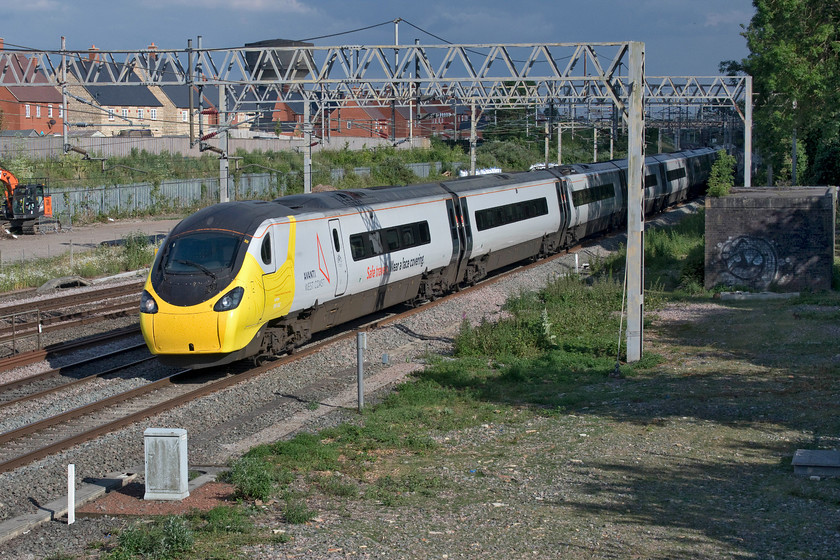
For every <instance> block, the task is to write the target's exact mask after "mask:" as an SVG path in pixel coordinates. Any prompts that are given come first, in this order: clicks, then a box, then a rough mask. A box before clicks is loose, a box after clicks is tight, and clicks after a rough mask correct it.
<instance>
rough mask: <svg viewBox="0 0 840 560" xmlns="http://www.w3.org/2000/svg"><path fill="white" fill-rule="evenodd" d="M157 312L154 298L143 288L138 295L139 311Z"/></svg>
mask: <svg viewBox="0 0 840 560" xmlns="http://www.w3.org/2000/svg"><path fill="white" fill-rule="evenodd" d="M157 312H158V305H157V302H156V301H155V298H153V297H152V295H151V294H150V293H149V292H147V291H146V290H143V294H142V295H141V296H140V313H157Z"/></svg>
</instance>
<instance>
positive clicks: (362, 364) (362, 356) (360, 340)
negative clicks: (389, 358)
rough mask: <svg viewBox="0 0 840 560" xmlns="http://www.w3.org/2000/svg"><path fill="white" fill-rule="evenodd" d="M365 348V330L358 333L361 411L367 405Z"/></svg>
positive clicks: (358, 381)
mask: <svg viewBox="0 0 840 560" xmlns="http://www.w3.org/2000/svg"><path fill="white" fill-rule="evenodd" d="M365 348H367V335H366V334H365V333H363V332H358V333H356V377H357V384H358V389H359V412H361V411H362V409H363V408H364V407H365Z"/></svg>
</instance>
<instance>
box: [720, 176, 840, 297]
mask: <svg viewBox="0 0 840 560" xmlns="http://www.w3.org/2000/svg"><path fill="white" fill-rule="evenodd" d="M836 203H837V188H836V187H794V188H782V189H778V188H751V189H733V191H732V194H731V195H730V196H726V197H722V198H713V197H707V198H706V254H705V257H706V258H705V261H706V273H705V286H706V288H707V289H711V288H713V287H715V286H720V285H723V286H732V287H736V288H746V289H750V290H759V291H760V290H776V291H789V292H793V291H802V290H829V289H831V273H832V265H833V261H834V235H835V231H834V227H835V226H834V224H835V221H834V215H835V211H836Z"/></svg>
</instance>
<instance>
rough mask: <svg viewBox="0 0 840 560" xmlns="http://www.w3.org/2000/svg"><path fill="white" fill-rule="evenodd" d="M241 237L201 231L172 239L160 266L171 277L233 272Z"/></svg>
mask: <svg viewBox="0 0 840 560" xmlns="http://www.w3.org/2000/svg"><path fill="white" fill-rule="evenodd" d="M241 241H242V238H241V236H238V235H230V234H227V233H220V232H200V233H192V234H190V235H185V236H183V237H177V238H175V239H172V240H170V242H169V244H168V245H167V247H166V253H165V254H164V255H163V261H162V262H161V265H162V266H163V269H164V271H165V272H166V273H169V274H179V273H182V274H194V273H195V272H196V271H197V270H198V271H201V272H205V273H207V272H215V271H221V270H230V269H232V268H233V266H234V264H235V261H236V253H237V251H238V249H239V245H240V243H241Z"/></svg>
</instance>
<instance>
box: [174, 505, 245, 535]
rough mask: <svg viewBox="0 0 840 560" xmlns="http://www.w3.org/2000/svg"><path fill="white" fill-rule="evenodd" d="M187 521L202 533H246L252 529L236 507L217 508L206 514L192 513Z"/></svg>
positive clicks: (241, 511) (242, 511)
mask: <svg viewBox="0 0 840 560" xmlns="http://www.w3.org/2000/svg"><path fill="white" fill-rule="evenodd" d="M187 519H189V521H190V522H191V523H192V525H193V527H195V530H196V531H201V532H202V533H213V534H218V533H247V532H249V531H250V530H251V529H252V524H251V520H250V519H249V517H248V514H247V513H246V512H245V511H244V510H243V509H242V508H238V507H230V506H217V507H215V508H213V509H211V510H210V511H206V512H200V511H196V512H192V513H190V514H189V515H188V516H187Z"/></svg>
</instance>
